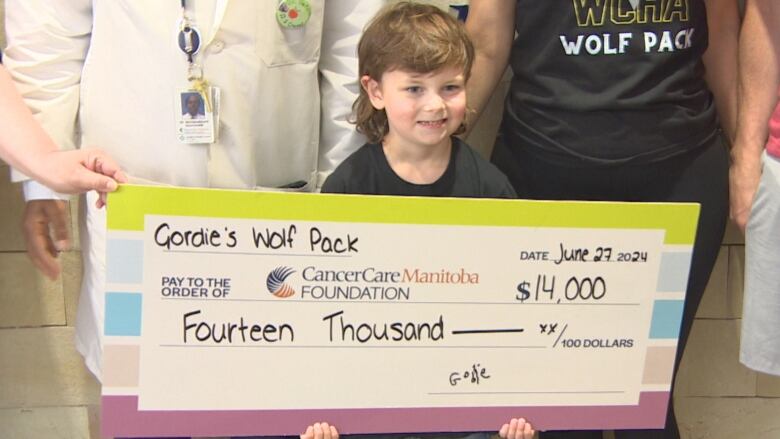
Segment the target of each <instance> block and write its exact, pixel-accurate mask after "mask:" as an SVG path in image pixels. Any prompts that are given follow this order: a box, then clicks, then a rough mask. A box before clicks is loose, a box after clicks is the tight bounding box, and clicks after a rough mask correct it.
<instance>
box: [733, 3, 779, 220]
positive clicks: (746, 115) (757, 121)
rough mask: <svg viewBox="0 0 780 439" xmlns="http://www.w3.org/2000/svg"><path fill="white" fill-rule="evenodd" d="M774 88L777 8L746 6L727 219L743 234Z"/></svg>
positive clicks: (776, 82) (775, 94)
mask: <svg viewBox="0 0 780 439" xmlns="http://www.w3.org/2000/svg"><path fill="white" fill-rule="evenodd" d="M778 88H780V4H779V3H778V2H777V0H748V1H747V4H746V8H745V19H744V22H743V24H742V32H741V33H740V39H739V89H738V90H739V92H738V95H739V112H738V116H737V134H736V140H735V142H734V146H733V147H732V149H731V157H732V165H731V169H730V173H729V174H730V175H729V186H730V195H731V218H732V219H733V220H734V222H736V224H737V226H739V227H740V228H741V229H742V230H743V231H744V230H745V226H746V225H747V220H748V217H749V216H750V209H751V207H752V203H753V197H754V195H755V193H756V189H757V188H758V182H759V179H760V177H761V153H762V152H763V150H764V146H765V144H766V140H767V136H768V132H769V131H768V123H769V119H770V117H771V115H772V112H773V111H774V109H775V106H776V105H777V102H778Z"/></svg>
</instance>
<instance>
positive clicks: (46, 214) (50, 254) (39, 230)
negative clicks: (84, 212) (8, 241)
mask: <svg viewBox="0 0 780 439" xmlns="http://www.w3.org/2000/svg"><path fill="white" fill-rule="evenodd" d="M58 204H61V206H60V205H58ZM64 204H65V203H64V202H62V201H55V200H35V201H30V202H28V203H27V206H26V207H25V212H24V218H23V221H22V231H23V235H24V240H25V245H26V246H27V255H28V257H29V258H30V260H31V261H32V263H33V265H35V267H36V268H38V269H39V270H40V271H41V272H42V273H43V274H44V275H46V276H47V277H49V278H50V279H52V280H53V279H56V278H57V276H59V274H60V264H59V262H58V261H57V254H58V250H57V247H56V246H55V242H54V240H53V239H52V236H56V237H57V238H55V239H58V240H60V241H65V242H67V226H66V227H65V231H64V235H63V231H62V224H63V223H65V222H66V219H65V218H58V217H59V216H60V214H61V215H62V216H64V215H65V207H64ZM52 217H53V218H54V221H56V222H57V224H58V225H56V226H54V227H53V228H52V229H51V232H50V224H52V221H53V218H52ZM55 229H56V230H57V232H56V234H54V233H55ZM52 234H54V235H52ZM60 245H62V244H60Z"/></svg>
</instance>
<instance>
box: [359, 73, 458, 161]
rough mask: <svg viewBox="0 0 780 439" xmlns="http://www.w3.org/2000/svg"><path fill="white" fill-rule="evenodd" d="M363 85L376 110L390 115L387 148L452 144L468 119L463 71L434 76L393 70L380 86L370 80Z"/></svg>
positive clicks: (435, 74)
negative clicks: (382, 110) (466, 118)
mask: <svg viewBox="0 0 780 439" xmlns="http://www.w3.org/2000/svg"><path fill="white" fill-rule="evenodd" d="M361 82H362V83H363V86H364V87H366V90H367V92H368V95H369V98H370V99H371V103H372V104H373V106H374V107H375V108H377V109H380V110H381V109H384V110H385V112H386V113H387V120H388V125H389V132H388V134H387V136H385V139H384V141H385V144H388V143H390V144H392V145H398V146H404V147H413V148H414V147H431V146H440V145H443V144H449V137H450V135H452V133H454V132H455V131H456V130H457V129H458V127H460V124H461V123H462V122H463V118H464V117H465V115H466V87H465V85H466V84H465V76H464V74H463V69H462V68H458V67H444V68H442V69H439V70H436V71H435V72H431V73H414V72H408V71H405V70H392V71H389V72H385V73H384V74H383V75H382V78H381V81H380V82H377V81H375V80H373V79H370V78H367V77H364V79H363V80H362V81H361Z"/></svg>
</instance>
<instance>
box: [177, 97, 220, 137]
mask: <svg viewBox="0 0 780 439" xmlns="http://www.w3.org/2000/svg"><path fill="white" fill-rule="evenodd" d="M214 98H215V97H214V90H212V87H205V88H204V89H202V90H196V89H194V88H186V89H179V90H177V91H176V94H175V101H176V102H175V105H174V109H175V113H176V114H175V119H176V138H178V139H179V142H181V143H187V144H195V143H214V140H215V137H216V121H217V119H216V117H215V109H216V107H215V105H214V100H215V99H214Z"/></svg>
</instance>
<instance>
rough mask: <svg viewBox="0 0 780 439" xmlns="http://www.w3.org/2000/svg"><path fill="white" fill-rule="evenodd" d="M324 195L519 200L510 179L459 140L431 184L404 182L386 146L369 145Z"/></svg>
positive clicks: (343, 168) (337, 172)
mask: <svg viewBox="0 0 780 439" xmlns="http://www.w3.org/2000/svg"><path fill="white" fill-rule="evenodd" d="M322 192H324V193H342V194H362V195H406V196H421V197H461V198H515V197H516V195H515V191H514V189H512V185H510V184H509V180H508V179H507V178H506V176H505V175H504V174H502V173H501V171H499V170H498V169H497V168H496V167H495V166H493V165H492V164H491V163H489V162H488V161H486V160H485V159H483V158H482V157H480V156H479V154H477V153H476V151H474V150H473V149H471V147H469V146H468V145H466V144H465V143H463V142H461V141H460V140H459V139H457V138H453V140H452V149H451V152H450V161H449V164H448V165H447V169H446V170H445V171H444V174H442V176H441V177H439V179H438V180H436V181H435V182H433V183H431V184H414V183H409V182H408V181H406V180H404V179H402V178H401V177H399V176H398V174H396V173H395V172H394V171H393V169H392V168H391V167H390V164H389V163H388V162H387V158H386V157H385V153H384V151H383V150H382V145H380V144H375V143H367V144H365V145H363V146H362V147H361V148H360V149H358V150H357V151H355V152H354V153H353V154H352V155H350V156H349V157H347V159H346V160H344V162H342V163H341V164H340V165H339V166H338V167H337V168H336V170H335V171H333V173H332V174H331V175H330V176H329V177H328V178H327V179H326V180H325V183H324V184H323V185H322Z"/></svg>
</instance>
